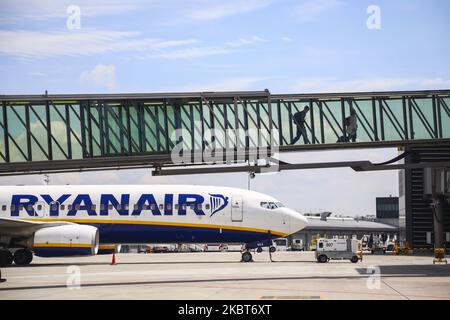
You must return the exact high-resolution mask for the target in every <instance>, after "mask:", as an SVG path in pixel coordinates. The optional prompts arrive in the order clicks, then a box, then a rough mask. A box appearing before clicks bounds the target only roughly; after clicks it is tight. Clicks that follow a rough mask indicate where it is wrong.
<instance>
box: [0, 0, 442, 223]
mask: <svg viewBox="0 0 450 320" xmlns="http://www.w3.org/2000/svg"><path fill="white" fill-rule="evenodd" d="M69 5H77V6H78V7H79V8H80V10H81V26H80V29H75V30H70V29H68V28H67V25H66V22H67V19H68V17H69V14H67V12H66V10H67V8H68V6H69ZM369 5H377V6H378V7H379V8H380V10H381V16H380V17H381V29H379V30H373V29H368V28H367V25H366V22H367V19H368V18H369V14H367V8H368V6H369ZM449 13H450V2H449V1H447V0H431V1H418V0H390V1H378V0H374V1H364V0H355V1H350V0H315V1H312V0H296V1H295V0H246V1H244V0H228V1H218V0H191V1H186V0H148V1H143V0H128V1H126V0H101V1H87V0H70V1H66V0H60V1H50V0H47V1H30V0H14V1H13V0H2V5H1V7H0V71H1V76H0V94H34V93H43V92H44V91H45V90H48V91H49V93H94V92H95V93H109V92H113V93H117V92H168V91H175V92H176V91H230V90H262V89H265V88H268V89H269V90H270V91H271V92H272V93H307V92H336V91H379V90H415V89H449V88H450V59H449V58H448V57H449V56H450V41H448V38H449V31H450V20H449V19H448V17H449ZM396 154H397V150H395V149H389V150H372V151H365V150H362V151H352V152H334V153H333V152H326V153H325V152H323V153H304V154H300V155H289V157H290V158H289V159H285V160H290V161H293V162H298V161H304V162H309V161H337V160H373V161H375V162H380V161H384V160H387V159H389V158H391V157H394V156H395V155H396ZM397 174H398V173H397V171H392V172H377V173H355V172H353V171H351V170H350V169H330V170H322V171H318V170H312V171H296V172H288V173H280V174H277V175H272V176H258V177H257V178H256V179H254V180H253V181H252V188H253V189H255V190H258V191H263V192H266V193H269V194H271V195H273V196H275V197H277V198H279V199H280V200H281V201H283V202H285V203H286V204H287V205H289V206H291V207H293V208H295V209H302V210H309V209H311V210H331V211H333V212H336V213H340V214H351V215H356V214H364V213H374V210H375V199H374V198H375V197H376V196H386V195H389V194H392V195H396V194H398V183H397V181H398V178H397ZM156 182H161V183H193V182H195V183H199V184H207V183H211V184H217V185H229V186H236V187H244V188H245V187H246V185H247V176H246V175H245V174H228V175H210V176H199V177H194V178H193V177H192V176H186V177H183V176H180V177H168V178H154V177H151V176H150V175H149V172H148V170H136V171H126V172H125V171H111V172H101V173H83V174H79V173H74V174H59V175H52V176H51V183H52V184H56V183H60V184H66V183H72V184H86V183H100V184H102V183H106V184H108V183H128V184H130V183H156ZM18 183H30V184H41V183H42V177H41V176H31V177H23V176H22V177H13V178H2V179H1V180H0V184H18ZM299 199H300V200H299Z"/></svg>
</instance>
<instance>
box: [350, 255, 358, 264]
mask: <svg viewBox="0 0 450 320" xmlns="http://www.w3.org/2000/svg"><path fill="white" fill-rule="evenodd" d="M358 260H359V259H358V257H357V256H353V257H351V259H350V261H351V262H353V263H357V262H358Z"/></svg>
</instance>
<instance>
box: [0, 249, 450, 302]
mask: <svg viewBox="0 0 450 320" xmlns="http://www.w3.org/2000/svg"><path fill="white" fill-rule="evenodd" d="M253 256H254V262H251V263H243V262H239V260H240V253H238V252H224V253H215V252H205V253H160V254H117V255H116V261H117V264H116V265H110V263H111V257H112V256H111V255H100V256H93V257H77V258H38V257H35V258H34V260H33V263H32V265H30V266H25V267H16V266H12V267H9V268H3V269H2V270H1V271H2V277H3V278H5V279H6V280H7V281H6V282H3V283H0V299H121V300H122V299H199V300H204V299H233V300H235V299H267V300H271V299H387V300H392V299H450V265H445V264H440V265H433V263H432V260H433V258H432V257H431V256H392V255H370V254H369V255H364V258H363V261H362V262H358V263H356V264H353V263H351V262H349V261H331V262H329V263H325V264H319V263H317V262H315V260H314V253H313V252H275V253H274V254H273V259H274V261H275V262H270V260H269V255H268V253H267V252H263V253H260V254H254V255H253Z"/></svg>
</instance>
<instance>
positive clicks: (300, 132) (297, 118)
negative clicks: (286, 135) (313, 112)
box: [291, 106, 309, 144]
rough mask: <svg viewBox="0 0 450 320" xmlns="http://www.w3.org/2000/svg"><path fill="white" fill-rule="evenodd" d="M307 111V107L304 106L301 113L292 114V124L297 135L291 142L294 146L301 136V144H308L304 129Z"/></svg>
mask: <svg viewBox="0 0 450 320" xmlns="http://www.w3.org/2000/svg"><path fill="white" fill-rule="evenodd" d="M308 111H309V107H308V106H305V108H304V109H303V111H298V112H296V113H295V114H294V117H293V118H294V123H295V125H296V126H297V134H296V135H295V137H294V139H293V140H292V143H291V144H295V143H296V142H297V141H298V140H299V139H300V137H301V136H303V142H304V143H305V144H309V140H308V136H307V134H306V127H305V117H306V114H307V113H308Z"/></svg>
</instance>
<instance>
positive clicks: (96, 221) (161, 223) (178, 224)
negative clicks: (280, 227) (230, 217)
mask: <svg viewBox="0 0 450 320" xmlns="http://www.w3.org/2000/svg"><path fill="white" fill-rule="evenodd" d="M22 220H31V221H65V222H74V223H88V224H102V223H103V224H104V223H111V224H138V225H156V226H174V227H193V228H213V229H226V230H237V231H251V232H259V233H269V231H270V233H271V234H274V235H277V236H280V237H286V236H288V234H287V233H284V232H279V231H273V230H265V229H257V228H248V227H238V226H222V225H213V224H211V225H210V224H196V223H182V222H166V221H136V220H106V219H105V220H103V219H64V218H63V219H59V218H23V219H22Z"/></svg>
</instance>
